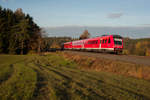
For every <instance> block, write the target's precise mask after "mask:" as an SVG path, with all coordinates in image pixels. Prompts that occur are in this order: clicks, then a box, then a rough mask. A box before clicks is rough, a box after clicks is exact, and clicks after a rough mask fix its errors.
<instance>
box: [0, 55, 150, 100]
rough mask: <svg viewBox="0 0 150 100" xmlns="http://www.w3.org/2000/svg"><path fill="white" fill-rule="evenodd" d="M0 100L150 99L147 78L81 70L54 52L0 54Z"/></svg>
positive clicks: (149, 86)
mask: <svg viewBox="0 0 150 100" xmlns="http://www.w3.org/2000/svg"><path fill="white" fill-rule="evenodd" d="M0 100H150V81H146V80H143V79H136V78H132V77H124V76H121V75H120V76H119V75H116V74H111V73H107V72H96V71H89V70H88V71H87V70H83V69H82V70H81V69H79V68H78V65H77V64H75V63H74V62H72V61H69V60H67V59H64V58H63V57H61V56H60V55H57V54H55V53H53V54H48V55H43V56H39V55H26V56H17V55H0Z"/></svg>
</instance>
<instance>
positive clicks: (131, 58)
mask: <svg viewBox="0 0 150 100" xmlns="http://www.w3.org/2000/svg"><path fill="white" fill-rule="evenodd" d="M65 52H68V53H73V54H75V55H85V56H89V57H98V58H99V57H100V58H105V59H110V60H117V61H118V60H119V61H124V62H130V63H135V64H140V65H147V66H150V57H146V56H135V55H115V54H106V53H95V52H81V51H65Z"/></svg>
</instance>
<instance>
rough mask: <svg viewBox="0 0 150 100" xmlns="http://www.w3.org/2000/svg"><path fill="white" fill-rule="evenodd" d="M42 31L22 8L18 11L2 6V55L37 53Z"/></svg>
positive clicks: (0, 21) (0, 37)
mask: <svg viewBox="0 0 150 100" xmlns="http://www.w3.org/2000/svg"><path fill="white" fill-rule="evenodd" d="M40 40H41V29H40V27H39V26H38V25H37V24H36V23H35V22H34V21H33V18H32V17H31V16H30V15H29V14H25V13H23V11H22V9H21V8H18V9H17V10H16V11H14V12H13V11H12V10H10V9H5V8H2V7H1V6H0V53H9V54H26V53H28V52H29V51H30V50H33V51H35V52H37V51H38V50H39V48H40V47H39V46H40V45H39V44H40Z"/></svg>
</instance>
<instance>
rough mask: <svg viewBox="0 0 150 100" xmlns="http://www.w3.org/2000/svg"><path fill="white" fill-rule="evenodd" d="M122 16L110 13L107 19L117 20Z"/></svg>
mask: <svg viewBox="0 0 150 100" xmlns="http://www.w3.org/2000/svg"><path fill="white" fill-rule="evenodd" d="M122 16H123V13H111V14H109V15H108V18H110V19H117V18H120V17H122Z"/></svg>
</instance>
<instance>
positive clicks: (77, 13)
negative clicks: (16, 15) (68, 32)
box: [0, 0, 150, 27]
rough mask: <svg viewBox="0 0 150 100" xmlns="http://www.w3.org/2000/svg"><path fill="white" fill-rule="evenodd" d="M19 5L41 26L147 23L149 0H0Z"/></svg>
mask: <svg viewBox="0 0 150 100" xmlns="http://www.w3.org/2000/svg"><path fill="white" fill-rule="evenodd" d="M0 5H1V6H2V7H3V8H10V9H12V10H13V11H15V10H16V9H17V8H22V9H23V12H25V13H26V14H27V13H28V14H30V15H31V16H32V17H33V19H34V21H35V22H36V23H37V24H38V25H39V26H40V27H58V26H59V27H60V26H102V27H104V26H109V27H150V13H149V10H150V0H0Z"/></svg>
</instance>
